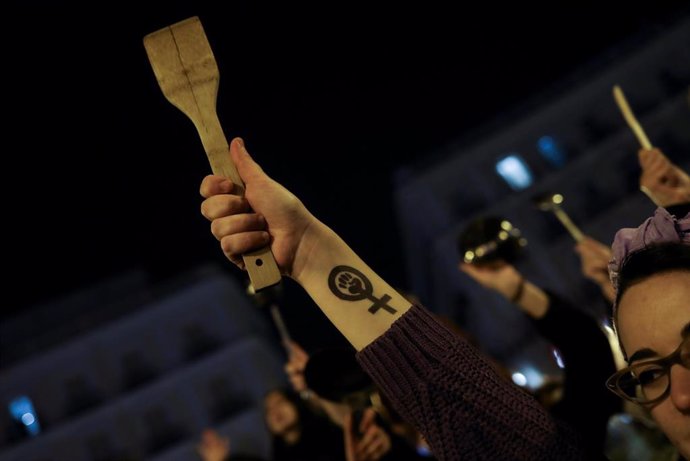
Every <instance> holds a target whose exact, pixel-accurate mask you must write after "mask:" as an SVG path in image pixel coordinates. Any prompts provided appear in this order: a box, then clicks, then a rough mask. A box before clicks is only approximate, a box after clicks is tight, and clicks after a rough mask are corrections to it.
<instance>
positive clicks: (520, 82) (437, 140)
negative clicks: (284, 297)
mask: <svg viewBox="0 0 690 461" xmlns="http://www.w3.org/2000/svg"><path fill="white" fill-rule="evenodd" d="M144 3H145V2H139V4H127V3H126V2H124V3H123V2H107V3H106V4H102V3H101V2H94V3H91V4H90V5H91V6H90V7H88V8H85V7H83V6H76V5H73V4H65V3H64V2H45V5H42V4H41V2H38V3H37V2H24V4H23V6H15V7H7V12H6V14H7V16H6V17H5V21H3V22H4V25H3V29H4V30H3V35H5V37H4V45H5V46H4V47H3V48H5V50H4V53H3V54H4V57H5V66H4V68H5V71H4V72H3V74H4V76H3V77H4V78H3V80H4V81H5V85H4V90H5V91H4V95H3V106H4V125H5V126H4V129H3V133H4V141H5V142H4V145H5V148H4V151H5V153H4V159H5V161H4V163H5V165H6V166H5V168H3V171H4V178H5V180H4V181H3V182H4V184H3V189H4V191H3V192H4V194H3V196H4V200H3V209H4V210H3V211H4V213H3V217H4V219H3V222H4V224H3V227H4V230H5V232H3V234H4V236H5V238H4V244H5V252H4V256H5V257H4V261H5V267H4V269H5V274H6V275H5V277H6V278H7V279H6V282H5V284H4V285H5V292H6V296H5V300H4V302H3V307H2V315H3V316H9V315H13V314H15V313H17V312H19V311H20V310H22V309H25V308H26V307H28V306H30V305H33V304H35V303H38V302H42V301H46V300H49V299H52V298H54V297H57V296H60V295H63V294H66V293H69V292H71V291H74V290H77V289H79V288H81V287H83V286H85V285H88V284H90V283H93V282H95V281H98V280H101V279H103V278H105V277H108V276H111V275H115V274H118V273H121V272H122V271H125V270H128V269H132V268H144V269H146V270H148V271H150V273H151V274H152V276H153V277H154V278H155V279H164V278H166V277H168V276H170V275H173V274H176V273H178V272H180V271H183V270H184V269H186V268H189V267H190V266H192V265H194V264H196V263H199V262H202V261H209V260H211V261H214V260H215V261H218V262H224V259H223V258H222V255H221V253H220V250H219V249H218V247H217V244H216V242H215V240H214V239H213V238H212V236H211V234H210V232H209V230H208V225H207V223H206V222H205V220H204V219H203V218H202V217H201V215H200V213H199V203H200V201H201V200H200V197H199V196H198V186H199V183H200V181H201V179H202V178H203V176H204V175H205V174H207V173H208V172H209V168H208V163H207V161H206V158H205V155H204V152H203V150H202V147H201V143H200V142H199V139H198V136H197V134H196V131H195V129H194V127H193V125H192V124H191V122H190V121H189V120H188V119H187V118H186V117H185V116H184V115H183V114H182V113H181V112H179V111H178V110H177V109H175V108H174V107H173V106H171V105H170V104H169V103H168V102H167V101H166V100H165V99H164V97H163V95H162V93H161V92H160V89H159V88H158V85H157V83H156V81H155V78H154V76H153V73H152V71H151V69H150V67H149V64H148V60H147V58H146V54H145V51H144V48H143V45H142V38H143V36H144V35H146V34H147V33H149V32H153V31H154V30H157V29H160V28H162V27H164V26H166V25H169V24H172V23H174V22H177V21H179V20H182V19H185V18H186V17H189V16H193V15H198V16H199V17H200V18H201V20H202V23H203V25H204V27H205V30H206V34H207V36H208V38H209V41H210V43H211V46H212V47H213V50H214V53H215V55H216V60H217V61H218V65H219V67H220V73H221V82H220V92H219V99H218V110H219V116H220V119H221V122H222V124H223V126H224V128H225V132H226V135H227V136H228V138H231V137H233V136H238V135H239V136H242V137H243V138H244V139H245V142H246V144H247V146H248V148H249V150H250V152H252V154H253V155H254V157H255V158H256V159H257V160H258V161H259V162H260V163H262V164H263V166H264V168H265V170H267V172H268V173H269V174H272V175H273V176H274V177H275V178H276V179H278V180H279V181H281V182H283V183H284V184H285V185H286V186H288V187H289V188H290V189H292V190H293V191H294V192H295V193H296V194H297V195H298V196H300V197H301V198H302V199H303V201H304V202H305V203H306V204H307V206H308V207H310V208H311V209H312V211H313V212H314V213H315V214H316V215H317V216H319V217H320V218H321V219H322V220H324V221H325V222H326V223H328V224H329V225H331V226H332V227H333V228H335V229H336V230H338V231H339V232H340V233H341V234H342V235H343V236H344V237H345V239H346V240H347V241H348V242H349V243H350V244H351V245H352V246H353V247H354V248H355V249H356V250H357V251H358V252H360V253H361V254H362V255H363V256H364V258H365V259H366V260H367V261H368V262H369V263H370V264H371V265H372V266H373V267H374V268H375V269H376V270H378V271H379V272H381V273H382V274H383V275H384V276H385V277H387V278H389V279H390V280H391V281H392V282H393V283H396V284H398V285H404V280H403V270H402V264H403V258H402V256H401V254H400V249H399V247H398V240H397V237H396V235H395V230H396V229H395V215H394V210H393V209H392V207H391V177H390V175H391V171H392V170H393V168H395V167H396V166H399V165H412V164H414V163H415V162H418V161H420V160H422V159H424V158H426V157H429V156H431V155H433V153H434V152H435V151H436V150H437V149H439V148H441V147H443V146H444V145H447V144H448V143H449V142H451V141H452V140H456V139H458V137H460V136H461V135H463V134H464V133H467V132H470V131H471V130H472V129H473V128H476V127H478V126H480V125H481V124H482V123H484V122H486V121H488V120H490V119H492V118H493V117H494V116H496V115H498V114H499V113H501V112H504V111H506V110H509V109H511V108H514V107H515V106H516V105H519V104H521V103H524V102H525V101H527V100H528V99H529V98H530V96H532V95H534V94H536V93H539V92H540V91H544V90H545V89H548V88H549V87H550V86H551V85H553V84H554V83H555V82H557V81H558V80H559V79H561V78H562V77H564V76H567V75H569V74H570V73H572V72H573V71H575V70H576V69H578V68H580V67H581V66H583V65H587V64H588V63H591V62H592V60H593V59H595V58H596V57H597V56H601V53H604V52H606V50H608V49H610V47H612V46H615V45H617V44H620V43H623V42H625V41H626V40H627V41H629V40H631V37H633V36H634V34H637V33H640V32H642V33H648V32H650V33H651V32H653V31H654V30H657V29H658V28H659V27H663V24H664V23H665V22H666V21H668V20H671V19H672V18H673V17H674V16H676V15H678V14H680V13H683V14H687V13H688V11H687V7H684V6H683V5H684V4H686V2H653V3H648V4H646V5H645V6H644V7H641V6H637V7H634V8H633V7H631V8H630V9H625V8H624V7H621V8H619V9H617V10H613V9H611V10H606V11H604V10H600V8H599V7H596V6H580V7H578V8H571V9H569V10H565V9H561V10H557V9H556V7H555V6H552V7H549V8H547V9H540V10H539V11H527V10H524V9H518V7H512V8H511V9H510V10H505V9H504V7H503V6H499V5H498V4H493V3H491V2H489V3H483V4H482V5H481V6H478V7H477V8H476V9H473V10H472V11H470V10H469V7H467V6H466V5H467V4H466V3H462V4H454V5H449V6H444V7H440V6H430V5H429V3H428V2H425V3H424V6H422V5H421V2H420V4H419V5H415V6H410V7H401V6H399V5H397V6H395V7H390V8H383V7H377V8H376V9H374V8H373V7H372V6H371V3H373V2H369V4H366V3H365V2H361V3H357V2H335V3H333V2H320V3H319V4H318V6H316V7H311V8H309V9H307V8H306V7H304V6H297V7H295V6H294V5H292V4H290V5H286V4H285V2H282V4H281V5H280V6H270V5H268V4H266V3H265V2H244V1H237V2H213V3H218V4H222V7H219V6H209V5H210V4H211V2H191V1H190V2H165V3H163V5H164V6H159V7H158V8H154V7H153V6H151V4H150V3H147V6H144ZM290 3H294V2H290ZM600 3H601V2H600ZM521 5H522V4H521ZM13 9H14V11H12V10H13ZM232 272H233V273H236V271H232Z"/></svg>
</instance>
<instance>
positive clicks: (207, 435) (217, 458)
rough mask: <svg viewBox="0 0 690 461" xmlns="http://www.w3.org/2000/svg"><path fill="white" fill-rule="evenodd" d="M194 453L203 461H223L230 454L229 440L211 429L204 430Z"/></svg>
mask: <svg viewBox="0 0 690 461" xmlns="http://www.w3.org/2000/svg"><path fill="white" fill-rule="evenodd" d="M196 451H197V453H199V456H200V457H201V459H202V460H203V461H225V460H226V459H227V456H228V455H229V454H230V439H228V438H227V437H222V436H221V435H220V434H219V433H218V432H216V431H214V430H213V429H205V430H204V431H203V432H202V433H201V440H200V441H199V443H198V444H197V446H196Z"/></svg>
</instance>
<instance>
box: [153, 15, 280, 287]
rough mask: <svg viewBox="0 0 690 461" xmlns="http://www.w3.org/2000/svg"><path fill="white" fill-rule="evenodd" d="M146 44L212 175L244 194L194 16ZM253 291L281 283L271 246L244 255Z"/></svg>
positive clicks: (214, 73)
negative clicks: (195, 135)
mask: <svg viewBox="0 0 690 461" xmlns="http://www.w3.org/2000/svg"><path fill="white" fill-rule="evenodd" d="M144 48H146V53H147V54H148V58H149V62H150V63H151V67H152V68H153V72H154V74H155V75H156V79H157V80H158V84H159V86H160V88H161V90H162V91H163V95H164V96H165V97H166V99H168V101H170V102H171V103H172V104H173V105H174V106H175V107H177V108H178V109H180V110H181V111H182V112H183V113H184V114H185V115H186V116H187V117H189V118H190V119H191V120H192V122H193V123H194V126H195V127H196V129H197V131H198V132H199V136H200V137H201V142H202V144H203V146H204V150H205V151H206V155H207V157H208V160H209V162H210V164H211V170H212V171H213V173H214V174H217V175H221V176H225V177H226V178H230V179H231V180H232V182H233V183H234V184H235V188H236V190H237V191H238V193H240V195H243V194H244V182H243V181H242V179H241V178H240V175H239V174H238V173H237V169H236V168H235V165H234V164H233V163H232V160H231V159H230V154H229V146H228V142H227V139H226V138H225V134H224V133H223V129H222V127H221V125H220V121H219V120H218V114H217V113H216V97H217V94H218V80H219V72H218V65H217V64H216V60H215V57H214V56H213V51H211V46H210V45H209V42H208V39H207V38H206V34H205V32H204V29H203V27H202V25H201V21H200V20H199V18H198V17H196V16H194V17H191V18H188V19H185V20H183V21H180V22H178V23H175V24H173V25H171V26H168V27H165V28H163V29H160V30H158V31H155V32H152V33H150V34H148V35H146V36H145V37H144ZM242 258H243V260H244V265H245V267H246V268H247V272H248V273H249V278H250V280H251V283H252V285H253V286H254V289H255V290H257V291H258V290H261V289H263V288H266V287H269V286H272V285H275V284H277V283H279V282H280V280H281V275H280V270H279V269H278V266H277V264H276V262H275V259H274V257H273V253H271V249H270V247H269V246H266V247H264V248H261V249H260V250H256V251H251V252H248V253H245V254H244V255H242Z"/></svg>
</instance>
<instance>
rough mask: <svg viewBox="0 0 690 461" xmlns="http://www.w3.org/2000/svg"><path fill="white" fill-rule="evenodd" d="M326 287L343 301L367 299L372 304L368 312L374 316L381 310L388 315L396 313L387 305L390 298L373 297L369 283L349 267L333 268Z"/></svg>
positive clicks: (363, 276) (359, 273) (385, 296)
mask: <svg viewBox="0 0 690 461" xmlns="http://www.w3.org/2000/svg"><path fill="white" fill-rule="evenodd" d="M328 287H329V288H330V289H331V291H332V292H333V294H334V295H336V296H337V297H338V298H340V299H344V300H345V301H361V300H363V299H368V300H369V301H371V302H372V303H373V304H372V305H371V306H369V312H371V313H372V314H376V312H377V311H378V310H379V309H383V310H384V311H386V312H388V313H389V314H395V313H396V312H397V311H396V310H395V309H393V308H392V307H391V306H389V305H388V304H387V303H388V301H390V300H391V297H390V296H388V295H387V294H384V295H383V296H382V297H381V298H377V297H376V296H374V288H373V286H372V285H371V281H370V280H369V279H368V278H367V277H366V276H365V275H364V274H362V273H361V272H360V271H358V270H357V269H355V268H354V267H350V266H335V267H334V268H333V270H331V273H330V275H329V276H328Z"/></svg>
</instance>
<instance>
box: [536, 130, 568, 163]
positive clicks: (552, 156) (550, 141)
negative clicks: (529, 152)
mask: <svg viewBox="0 0 690 461" xmlns="http://www.w3.org/2000/svg"><path fill="white" fill-rule="evenodd" d="M537 149H538V150H539V153H540V154H541V155H542V157H544V158H545V159H546V160H548V161H549V163H551V164H552V165H553V166H556V167H559V168H560V167H562V166H563V165H565V157H566V156H565V152H564V151H563V148H562V147H561V146H560V144H559V143H558V141H556V140H555V139H554V138H553V137H552V136H542V137H541V138H539V140H538V141H537Z"/></svg>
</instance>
